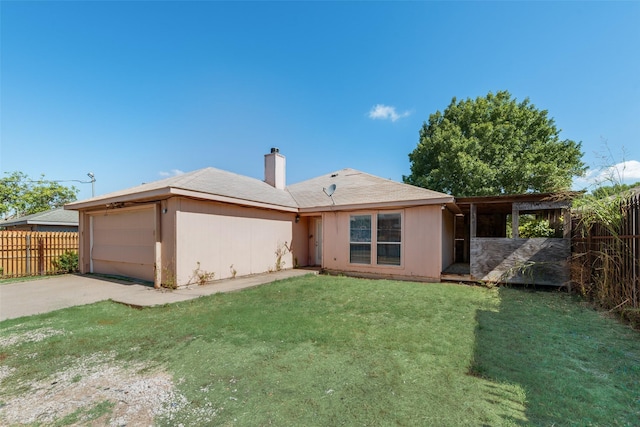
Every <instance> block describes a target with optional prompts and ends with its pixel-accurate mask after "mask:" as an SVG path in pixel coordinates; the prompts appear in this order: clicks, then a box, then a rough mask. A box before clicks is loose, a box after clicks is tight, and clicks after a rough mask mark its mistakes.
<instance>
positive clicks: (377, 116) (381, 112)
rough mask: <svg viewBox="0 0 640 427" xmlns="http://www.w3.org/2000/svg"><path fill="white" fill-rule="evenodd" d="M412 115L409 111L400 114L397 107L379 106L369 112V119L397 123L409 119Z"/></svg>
mask: <svg viewBox="0 0 640 427" xmlns="http://www.w3.org/2000/svg"><path fill="white" fill-rule="evenodd" d="M410 114H411V113H410V112H409V111H405V112H403V113H398V112H397V111H396V107H391V106H389V105H384V104H377V105H375V106H374V107H373V108H372V109H371V110H370V111H369V118H370V119H373V120H391V121H392V122H395V121H396V120H398V119H401V118H403V117H407V116H409V115H410Z"/></svg>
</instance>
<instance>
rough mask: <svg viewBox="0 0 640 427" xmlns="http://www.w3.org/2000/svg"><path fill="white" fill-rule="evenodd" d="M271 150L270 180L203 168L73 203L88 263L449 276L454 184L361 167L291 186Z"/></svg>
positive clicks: (90, 268)
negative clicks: (387, 175)
mask: <svg viewBox="0 0 640 427" xmlns="http://www.w3.org/2000/svg"><path fill="white" fill-rule="evenodd" d="M264 160H265V179H264V181H261V180H258V179H254V178H250V177H247V176H242V175H238V174H234V173H231V172H227V171H223V170H219V169H215V168H205V169H200V170H196V171H193V172H190V173H186V174H183V175H180V176H175V177H171V178H167V179H164V180H160V181H156V182H151V183H147V184H143V185H140V186H137V187H134V188H130V189H127V190H123V191H118V192H114V193H110V194H106V195H103V196H99V197H95V198H91V199H88V200H83V201H78V202H73V203H70V204H68V205H66V206H65V208H66V209H69V210H75V211H78V213H79V223H80V248H79V257H80V258H79V265H80V270H81V272H82V273H102V274H112V275H122V276H129V277H134V278H138V279H143V280H148V281H151V282H153V283H154V284H155V286H160V285H161V284H168V283H171V284H175V285H177V286H185V285H188V284H190V283H193V282H196V281H197V278H198V276H200V275H203V274H207V275H210V274H214V275H215V276H214V277H215V279H224V278H229V277H235V276H236V275H238V276H243V275H250V274H256V273H263V272H267V271H273V270H279V269H282V268H293V267H303V266H319V267H322V268H324V269H326V270H329V271H334V272H342V273H346V274H358V275H375V276H377V277H389V278H400V279H412V280H430V281H439V280H440V275H441V272H442V271H443V270H444V269H445V268H446V267H447V266H449V265H450V264H452V263H453V261H454V259H453V256H454V246H453V245H454V234H453V233H454V223H455V214H456V213H460V210H459V209H458V207H457V205H456V204H455V201H454V198H453V197H452V196H450V195H447V194H443V193H439V192H436V191H431V190H427V189H424V188H418V187H414V186H411V185H407V184H403V183H399V182H395V181H391V180H387V179H383V178H380V177H377V176H373V175H370V174H367V173H364V172H360V171H357V170H354V169H343V170H339V171H336V172H333V173H329V174H326V175H323V176H320V177H317V178H313V179H310V180H307V181H304V182H300V183H297V184H293V185H290V186H287V185H286V180H285V174H286V170H285V169H286V164H285V163H286V159H285V157H284V156H283V155H282V154H280V152H279V150H278V149H277V148H273V149H271V152H270V153H269V154H266V155H265V159H264ZM209 277H210V276H209Z"/></svg>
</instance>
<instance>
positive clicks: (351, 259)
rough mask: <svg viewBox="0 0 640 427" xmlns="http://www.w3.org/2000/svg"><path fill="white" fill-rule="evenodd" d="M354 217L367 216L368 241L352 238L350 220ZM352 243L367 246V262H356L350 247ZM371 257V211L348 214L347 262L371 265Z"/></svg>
mask: <svg viewBox="0 0 640 427" xmlns="http://www.w3.org/2000/svg"><path fill="white" fill-rule="evenodd" d="M356 217H369V241H368V242H366V241H360V240H357V241H354V240H353V230H352V228H351V222H352V221H353V219H354V218H356ZM354 245H360V246H365V245H368V246H369V262H356V261H354V260H353V253H352V248H353V246H354ZM372 259H373V215H372V214H371V213H357V214H349V264H356V265H372Z"/></svg>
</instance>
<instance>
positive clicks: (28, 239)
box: [26, 234, 31, 276]
mask: <svg viewBox="0 0 640 427" xmlns="http://www.w3.org/2000/svg"><path fill="white" fill-rule="evenodd" d="M26 245H27V260H26V261H27V276H30V275H31V234H27V235H26Z"/></svg>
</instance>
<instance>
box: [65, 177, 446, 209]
mask: <svg viewBox="0 0 640 427" xmlns="http://www.w3.org/2000/svg"><path fill="white" fill-rule="evenodd" d="M331 184H336V187H337V189H336V191H335V193H334V194H333V200H332V199H331V198H330V197H328V196H327V195H326V194H325V193H324V191H323V188H328V187H329V186H330V185H331ZM175 190H184V191H188V192H196V193H201V194H202V195H203V196H204V195H215V196H222V197H226V198H231V199H234V200H236V201H237V202H238V203H242V201H247V202H257V203H263V204H266V205H271V206H282V207H286V208H303V209H304V208H307V209H310V208H328V207H331V206H334V203H335V206H336V207H340V206H343V207H347V206H353V205H370V204H382V205H390V204H395V205H398V206H399V205H403V204H405V205H406V204H416V203H439V202H442V203H449V202H453V197H452V196H450V195H448V194H444V193H439V192H437V191H431V190H427V189H424V188H420V187H414V186H412V185H408V184H403V183H400V182H396V181H392V180H389V179H384V178H380V177H377V176H374V175H370V174H367V173H364V172H360V171H357V170H355V169H342V170H340V171H337V172H334V173H331V174H327V175H322V176H319V177H317V178H313V179H310V180H307V181H303V182H300V183H298V184H293V185H290V186H288V187H287V188H286V189H285V190H278V189H276V188H274V187H272V186H271V185H269V184H267V183H265V182H264V181H260V180H258V179H255V178H251V177H247V176H244V175H238V174H235V173H232V172H227V171H223V170H220V169H216V168H205V169H199V170H196V171H193V172H189V173H185V174H182V175H178V176H174V177H171V178H166V179H162V180H159V181H154V182H150V183H147V184H142V185H139V186H137V187H133V188H129V189H126V190H121V191H116V192H113V193H109V194H105V195H103V196H99V197H95V198H93V199H89V200H84V201H81V202H75V203H71V204H68V205H67V207H68V208H70V209H82V208H83V207H88V206H93V205H95V206H97V205H100V204H102V203H105V202H109V201H134V200H142V199H146V200H150V199H152V198H153V197H156V198H157V197H162V196H164V197H167V196H169V195H171V194H175V193H176V191H175Z"/></svg>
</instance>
